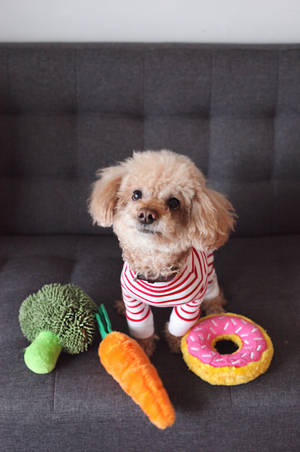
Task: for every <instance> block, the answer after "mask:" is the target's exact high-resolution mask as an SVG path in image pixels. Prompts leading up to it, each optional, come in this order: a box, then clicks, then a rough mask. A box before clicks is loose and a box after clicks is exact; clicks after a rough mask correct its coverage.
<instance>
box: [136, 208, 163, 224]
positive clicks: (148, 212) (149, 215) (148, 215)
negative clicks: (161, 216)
mask: <svg viewBox="0 0 300 452" xmlns="http://www.w3.org/2000/svg"><path fill="white" fill-rule="evenodd" d="M157 219H158V213H157V212H156V211H155V210H152V209H146V208H144V209H140V210H139V212H138V220H139V222H140V223H141V224H152V223H154V221H156V220H157Z"/></svg>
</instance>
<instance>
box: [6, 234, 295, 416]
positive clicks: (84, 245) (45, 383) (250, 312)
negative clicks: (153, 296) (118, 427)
mask: <svg viewBox="0 0 300 452" xmlns="http://www.w3.org/2000/svg"><path fill="white" fill-rule="evenodd" d="M0 249H1V254H0V322H1V324H0V345H1V346H0V362H1V367H2V369H1V374H0V404H1V411H2V414H19V415H22V416H23V415H25V414H26V416H33V417H35V416H36V417H40V416H49V415H51V414H55V415H72V413H76V412H79V411H80V413H81V415H84V413H93V415H95V416H97V418H98V419H100V420H101V419H103V421H104V420H106V421H107V420H110V419H114V420H116V419H117V422H119V423H122V422H125V421H126V422H130V419H131V420H132V423H134V422H135V419H136V418H137V417H140V416H143V415H142V414H141V413H140V411H139V408H138V407H136V406H135V405H134V404H133V403H132V401H131V400H130V399H129V398H128V397H127V396H126V395H125V394H124V393H123V391H121V390H120V388H119V386H118V385H117V384H116V383H115V382H114V380H113V379H112V378H111V377H110V376H109V375H108V374H107V373H106V372H105V371H104V369H103V368H102V366H101V365H100V363H99V361H98V357H97V345H98V344H99V341H100V337H99V335H97V337H96V340H95V343H94V345H93V346H91V348H90V349H89V351H88V352H86V353H82V354H80V355H76V356H70V355H67V354H62V355H61V356H60V358H59V361H58V364H57V367H56V369H55V371H53V372H52V373H51V374H48V375H35V374H33V373H31V372H30V371H29V370H28V369H27V368H26V367H25V364H24V362H23V350H24V348H25V347H26V346H27V345H28V343H27V341H26V339H25V338H24V337H23V335H22V333H21V331H20V328H19V325H18V310H19V307H20V304H21V302H22V300H23V299H24V298H25V297H26V296H28V295H29V294H30V293H32V292H35V291H37V290H38V289H39V288H40V287H41V286H42V285H43V284H46V283H52V282H60V283H67V282H72V283H74V284H76V285H79V286H80V287H82V289H84V290H85V291H86V292H87V293H88V294H89V295H90V296H91V297H92V298H93V299H94V301H95V302H96V303H97V304H100V303H105V305H106V307H107V309H108V312H109V315H110V318H111V321H112V325H113V328H114V329H116V330H121V331H124V332H127V326H126V321H125V319H124V318H122V317H119V316H118V315H117V314H116V313H115V311H114V308H113V302H114V300H116V299H118V298H119V297H120V281H119V280H120V271H121V267H122V261H121V251H120V249H119V247H118V244H117V240H116V239H115V238H113V237H110V236H46V237H45V236H43V237H42V236H2V237H0ZM299 253H300V236H297V235H294V236H281V237H268V238H234V239H231V240H230V241H229V243H228V244H227V245H226V246H225V247H224V248H223V249H221V250H220V251H218V252H217V253H216V255H215V260H216V269H217V273H218V277H219V281H220V284H221V286H222V287H223V288H224V291H225V294H226V297H227V299H228V306H227V309H228V310H229V311H232V312H236V313H239V314H243V315H245V316H248V317H250V318H251V319H253V320H254V321H255V322H257V323H258V324H260V325H261V326H263V327H264V328H265V329H266V330H267V331H268V332H269V334H270V336H271V338H272V340H273V343H274V348H275V355H274V359H273V362H272V364H271V367H270V369H269V370H268V372H267V373H266V374H265V375H263V376H261V377H260V378H258V379H257V380H255V381H253V382H251V383H249V384H247V385H241V386H236V387H214V386H211V385H209V384H207V383H205V382H204V381H201V380H200V379H199V378H198V377H196V376H195V375H194V374H192V373H191V372H190V371H189V370H188V369H187V367H186V365H185V364H184V362H183V360H182V358H181V356H179V355H173V354H171V353H169V351H168V348H167V344H166V343H165V341H164V338H163V327H164V323H165V322H166V321H167V319H168V316H169V313H170V309H169V308H165V309H154V318H155V324H156V331H157V333H158V334H159V335H160V337H161V340H160V342H159V343H158V348H157V351H156V353H155V354H154V356H153V362H154V364H155V365H156V366H157V369H158V371H159V373H160V375H161V377H162V380H163V382H164V384H165V386H166V388H167V390H168V392H169V395H170V398H171V399H172V401H173V403H174V406H175V409H176V411H177V422H178V423H180V422H183V423H184V419H185V416H187V415H188V413H190V414H191V413H192V415H193V416H198V415H199V418H200V417H201V416H202V415H203V410H205V411H206V412H207V411H209V410H216V409H217V410H219V409H229V410H235V411H238V412H241V413H242V412H243V411H244V410H249V409H250V410H251V409H253V410H257V409H263V410H264V409H270V410H275V411H276V410H279V411H280V410H283V411H286V410H290V409H291V410H293V409H296V407H297V406H299V393H298V382H299V374H300V362H299V359H298V358H297V356H299V351H300V340H299V339H300V337H299V336H300V334H299V311H300V303H299V299H300V280H299V277H298V276H299V274H300V261H299V258H298V256H299Z"/></svg>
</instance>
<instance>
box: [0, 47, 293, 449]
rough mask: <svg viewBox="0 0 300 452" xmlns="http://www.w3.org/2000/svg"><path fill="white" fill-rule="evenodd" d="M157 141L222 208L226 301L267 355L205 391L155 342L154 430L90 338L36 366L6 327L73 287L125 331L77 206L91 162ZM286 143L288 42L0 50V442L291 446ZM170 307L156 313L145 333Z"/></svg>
mask: <svg viewBox="0 0 300 452" xmlns="http://www.w3.org/2000/svg"><path fill="white" fill-rule="evenodd" d="M159 148H169V149H172V150H174V151H177V152H181V153H184V154H187V155H189V156H190V157H191V158H192V159H193V160H194V161H195V163H196V164H197V165H198V166H199V167H200V168H202V170H203V172H204V173H205V175H206V176H207V178H208V180H209V184H210V186H211V187H213V188H215V189H217V190H220V191H222V192H223V193H226V194H227V195H228V197H229V198H230V200H231V201H232V203H233V205H234V206H235V208H236V210H237V214H238V216H239V219H238V223H237V227H236V232H235V233H234V234H233V235H232V237H231V239H230V241H229V242H228V243H227V244H226V245H225V247H223V248H222V249H221V250H219V251H218V252H217V253H216V255H215V260H216V268H217V272H218V276H219V280H220V283H221V285H222V287H223V288H224V291H225V294H226V296H227V298H228V300H229V305H228V307H227V309H228V310H230V311H232V312H236V313H240V314H243V315H246V316H248V317H250V318H251V319H253V320H254V321H256V322H257V323H259V324H261V325H262V326H263V327H264V328H265V329H267V331H268V332H269V334H270V336H271V337H272V339H273V342H274V347H275V355H274V359H273V362H272V364H271V367H270V369H269V370H268V372H267V373H266V374H265V375H263V376H261V377H260V378H258V379H257V380H255V381H253V382H251V383H249V384H246V385H241V386H235V387H215V386H211V385H209V384H207V383H205V382H204V381H201V380H200V379H199V378H198V377H196V376H195V375H194V374H193V373H191V372H190V371H189V370H188V369H187V367H186V365H185V364H184V362H183V360H182V358H181V357H180V356H179V355H172V354H170V353H169V351H168V347H167V344H166V342H165V341H164V339H163V337H162V338H161V341H160V342H159V345H158V349H157V351H156V353H155V355H154V356H153V362H154V364H155V365H156V366H157V369H158V371H159V373H160V375H161V378H162V379H163V381H164V384H165V386H166V388H167V390H168V392H169V395H170V398H171V400H172V401H173V404H174V406H175V409H176V413H177V420H176V423H175V425H174V426H173V427H172V428H171V429H168V430H166V431H159V430H158V429H156V428H155V427H154V426H153V425H151V424H150V423H149V422H148V420H147V418H146V417H145V416H144V415H143V414H142V413H141V411H140V409H139V408H138V407H137V406H136V405H135V404H134V403H133V402H132V401H131V400H130V399H129V398H128V397H127V396H126V395H125V394H124V393H123V392H122V391H121V390H120V388H119V386H118V385H117V384H116V383H115V382H114V381H113V379H112V378H111V377H110V376H109V375H108V374H107V373H106V372H105V371H104V369H103V368H102V367H101V365H100V363H99V361H98V357H97V345H98V343H99V341H100V338H99V336H98V337H97V339H96V342H95V344H94V346H92V347H91V348H90V350H89V351H88V352H86V353H82V354H80V355H77V356H70V355H62V356H61V357H60V359H59V362H58V365H57V368H56V370H55V371H54V372H52V373H51V374H49V375H35V374H33V373H31V372H30V371H29V370H28V369H27V368H26V367H25V365H24V362H23V349H24V347H25V346H26V345H27V341H26V339H25V338H24V337H23V336H22V333H21V331H20V328H19V325H18V310H19V306H20V303H21V302H22V300H23V299H24V298H25V297H26V296H27V295H28V294H30V293H32V292H34V291H36V290H38V289H39V288H40V287H41V286H42V285H43V284H45V283H50V282H61V283H66V282H69V281H71V282H72V283H75V284H77V285H79V286H81V287H82V288H83V289H84V290H85V291H86V292H87V293H88V294H89V295H90V296H91V297H92V298H93V299H94V300H95V302H96V303H97V304H99V303H101V302H104V303H105V304H106V306H107V308H108V311H109V315H110V317H111V319H112V323H113V326H114V328H115V329H119V330H121V331H125V332H126V331H127V327H126V322H125V320H124V319H123V318H121V317H118V316H117V314H116V313H115V312H114V309H113V301H114V300H115V299H117V298H118V297H119V296H120V284H119V276H120V271H121V266H122V262H121V253H120V249H119V248H118V243H117V241H116V239H115V238H114V237H113V236H112V233H111V231H110V230H107V231H106V230H101V229H100V228H96V227H93V226H92V222H91V219H90V218H89V216H88V214H87V204H86V200H87V198H88V195H89V191H90V185H91V183H92V181H93V179H94V174H95V171H96V169H97V168H99V167H101V166H106V165H110V164H113V163H114V162H115V161H117V160H121V159H123V158H125V157H127V156H128V155H129V154H130V153H131V152H132V150H133V149H135V150H141V149H159ZM299 149H300V46H297V45H294V46H219V45H180V44H173V45H171V44H156V45H151V44H131V45H128V44H69V45H65V44H50V45H47V44H41V45H30V44H26V45H15V44H11V45H7V44H2V45H1V46H0V172H1V174H0V212H1V221H0V233H1V235H0V322H1V328H0V344H1V346H0V363H1V367H0V449H1V451H3V452H8V451H26V452H27V451H28V452H32V451H43V452H46V451H49V452H50V451H51V452H52V451H60V450H61V451H64V452H67V451H72V452H74V451H96V450H97V451H98V450H99V451H104V450H106V451H121V450H122V451H123V450H125V451H138V452H139V451H145V452H146V451H147V452H148V451H149V452H152V451H159V452H165V451H171V450H175V451H183V452H189V451H194V450H201V451H203V452H204V451H208V452H219V451H223V450H232V451H233V450H234V451H239V452H242V451H247V452H248V451H272V452H274V451H281V452H283V451H294V450H297V451H298V450H299V449H300V437H299V414H300V410H299V401H300V397H299V381H300V360H299V348H300V341H299V339H300V334H299V332H300V329H299V318H300V315H299V314H300V282H299V281H300V278H299V274H300V263H299V262H300V261H299V254H300V235H299V234H300V209H299V207H300V205H299V199H300V151H299ZM168 315H169V309H165V310H164V309H161V310H159V311H156V312H155V319H156V325H157V332H158V334H161V333H162V328H163V325H164V322H165V321H166V320H167V318H168ZM161 336H162V334H161Z"/></svg>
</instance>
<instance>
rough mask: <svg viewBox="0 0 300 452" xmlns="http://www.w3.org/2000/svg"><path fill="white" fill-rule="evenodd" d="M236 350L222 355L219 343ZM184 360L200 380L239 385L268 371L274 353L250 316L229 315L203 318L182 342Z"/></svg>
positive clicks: (268, 340) (268, 339) (263, 332)
mask: <svg viewBox="0 0 300 452" xmlns="http://www.w3.org/2000/svg"><path fill="white" fill-rule="evenodd" d="M224 340H225V341H232V342H233V343H234V344H235V345H236V348H237V350H236V351H235V352H234V353H226V354H221V353H219V352H218V350H217V347H218V343H219V341H224ZM181 350H182V353H183V359H184V360H185V362H186V364H187V365H188V367H189V368H190V369H191V370H192V371H193V372H194V373H195V374H196V375H198V376H199V377H200V378H202V379H203V380H205V381H207V382H208V383H210V384H213V385H238V384H241V383H247V382H249V381H251V380H254V379H255V378H256V377H258V376H259V375H261V374H263V373H264V372H266V371H267V369H268V367H269V365H270V363H271V360H272V357H273V353H274V349H273V344H272V341H271V339H270V337H269V336H268V334H267V332H266V331H265V330H264V329H263V328H262V327H261V326H259V325H257V324H256V323H254V322H252V321H251V320H250V319H248V318H247V317H243V316H241V315H237V314H232V313H226V314H220V315H209V316H207V317H203V318H202V319H200V320H199V322H197V323H196V325H194V326H193V327H192V328H191V329H190V330H189V331H188V333H187V334H186V335H185V336H183V338H182V340H181Z"/></svg>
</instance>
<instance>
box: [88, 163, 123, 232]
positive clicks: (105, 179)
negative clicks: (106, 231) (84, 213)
mask: <svg viewBox="0 0 300 452" xmlns="http://www.w3.org/2000/svg"><path fill="white" fill-rule="evenodd" d="M124 174H125V168H124V167H123V166H121V165H119V166H110V167H109V168H104V169H101V170H99V171H98V172H97V176H98V177H99V179H98V180H97V181H96V182H95V183H94V184H93V189H92V194H91V197H90V199H89V213H90V214H91V216H92V218H93V220H94V223H97V224H98V225H99V226H103V227H109V226H112V224H113V215H114V209H115V206H116V204H117V201H118V197H117V193H118V190H119V187H120V184H121V181H122V177H123V176H124Z"/></svg>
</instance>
